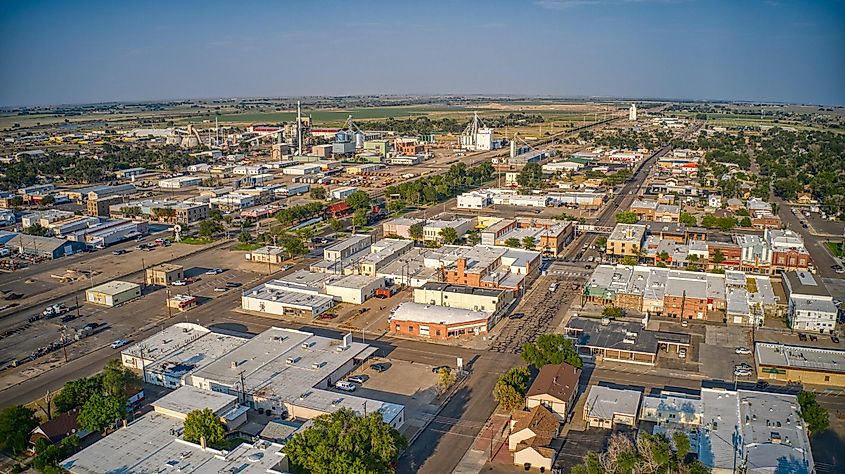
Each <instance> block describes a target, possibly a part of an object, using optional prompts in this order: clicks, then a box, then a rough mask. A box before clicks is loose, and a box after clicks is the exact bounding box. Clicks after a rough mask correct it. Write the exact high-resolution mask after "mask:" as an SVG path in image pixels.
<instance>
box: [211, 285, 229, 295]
mask: <svg viewBox="0 0 845 474" xmlns="http://www.w3.org/2000/svg"><path fill="white" fill-rule="evenodd" d="M214 291H216V292H218V293H223V292H224V291H229V289H228V288H226V287H225V286H218V287H217V288H215V289H214Z"/></svg>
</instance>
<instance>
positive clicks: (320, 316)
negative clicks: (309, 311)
mask: <svg viewBox="0 0 845 474" xmlns="http://www.w3.org/2000/svg"><path fill="white" fill-rule="evenodd" d="M336 317H337V315H336V314H333V313H323V314H321V315H319V316H317V318H318V319H334V318H336Z"/></svg>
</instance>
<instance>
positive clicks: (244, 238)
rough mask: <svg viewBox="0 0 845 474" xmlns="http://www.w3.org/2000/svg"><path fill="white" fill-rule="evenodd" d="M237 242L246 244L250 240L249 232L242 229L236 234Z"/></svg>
mask: <svg viewBox="0 0 845 474" xmlns="http://www.w3.org/2000/svg"><path fill="white" fill-rule="evenodd" d="M238 242H240V243H242V244H248V243H250V242H252V235H251V234H250V233H249V232H247V231H245V230H242V231H241V233H240V234H238Z"/></svg>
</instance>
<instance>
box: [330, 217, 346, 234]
mask: <svg viewBox="0 0 845 474" xmlns="http://www.w3.org/2000/svg"><path fill="white" fill-rule="evenodd" d="M329 227H331V229H332V230H333V231H335V232H340V231H341V230H343V223H342V222H340V221H339V220H337V219H329Z"/></svg>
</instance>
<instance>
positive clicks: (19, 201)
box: [9, 196, 23, 207]
mask: <svg viewBox="0 0 845 474" xmlns="http://www.w3.org/2000/svg"><path fill="white" fill-rule="evenodd" d="M9 204H11V205H12V207H21V206H23V197H21V196H15V197H13V198H12V199H11V200H10V201H9Z"/></svg>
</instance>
